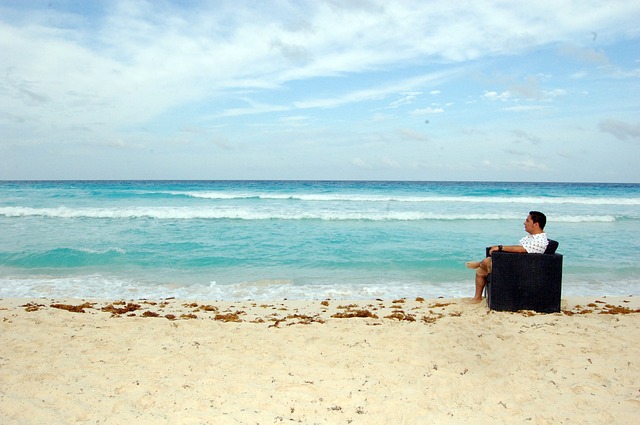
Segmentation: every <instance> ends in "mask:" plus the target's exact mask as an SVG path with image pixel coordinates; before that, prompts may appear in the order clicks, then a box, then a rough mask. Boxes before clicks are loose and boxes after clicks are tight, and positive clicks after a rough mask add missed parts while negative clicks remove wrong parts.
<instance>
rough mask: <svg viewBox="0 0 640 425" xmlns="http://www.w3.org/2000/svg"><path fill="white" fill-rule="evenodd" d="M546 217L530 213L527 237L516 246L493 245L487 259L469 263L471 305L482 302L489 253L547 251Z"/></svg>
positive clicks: (489, 258)
mask: <svg viewBox="0 0 640 425" xmlns="http://www.w3.org/2000/svg"><path fill="white" fill-rule="evenodd" d="M545 224H547V217H546V216H545V215H544V214H542V213H541V212H539V211H530V212H529V215H528V216H527V219H526V220H525V221H524V230H525V231H526V232H527V233H528V235H527V236H525V237H524V238H522V239H520V242H518V245H504V246H503V245H495V246H492V247H491V248H490V249H489V257H487V258H485V259H484V260H482V261H469V262H468V263H466V264H467V267H468V268H470V269H475V270H476V294H475V296H474V297H473V298H472V299H471V302H472V303H473V304H477V303H479V302H482V291H484V287H485V286H486V285H487V275H488V274H489V273H491V253H492V252H494V251H504V252H520V253H531V254H542V253H544V251H545V250H546V249H547V245H548V244H549V241H548V240H547V234H546V233H544V226H545Z"/></svg>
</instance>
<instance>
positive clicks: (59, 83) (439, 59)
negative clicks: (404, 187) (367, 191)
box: [0, 0, 640, 182]
mask: <svg viewBox="0 0 640 425" xmlns="http://www.w3.org/2000/svg"><path fill="white" fill-rule="evenodd" d="M0 57H1V58H2V59H1V60H0V73H1V74H0V75H1V78H0V129H1V135H0V179H363V180H371V179H380V180H496V181H501V180H505V181H577V182H581V181H585V182H640V171H639V170H640V167H639V166H638V163H639V162H640V2H634V1H628V0H624V1H618V0H611V1H607V2H602V1H558V0H553V1H544V0H543V1H536V2H525V1H460V2H453V1H403V0H398V1H393V2H391V1H387V0H352V1H349V0H324V1H322V0H316V1H284V0H275V1H256V0H254V1H242V0H235V1H224V0H221V1H197V0H190V1H162V0H159V1H156V0H154V1H117V0H113V1H82V0H74V1H72V0H67V1H57V0H50V1H21V0H14V1H8V0H0Z"/></svg>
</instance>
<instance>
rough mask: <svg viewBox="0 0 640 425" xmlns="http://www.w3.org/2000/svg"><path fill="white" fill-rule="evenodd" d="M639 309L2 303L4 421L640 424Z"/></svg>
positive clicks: (422, 303) (622, 303)
mask: <svg viewBox="0 0 640 425" xmlns="http://www.w3.org/2000/svg"><path fill="white" fill-rule="evenodd" d="M639 309H640V299H639V298H638V297H627V298H610V297H604V298H598V299H593V298H592V299H587V298H583V299H578V298H572V299H566V300H563V312H562V313H557V314H537V313H533V312H517V313H508V312H493V311H489V310H487V307H486V304H485V303H482V304H480V305H470V304H468V303H467V302H465V301H464V300H460V299H455V300H443V299H439V300H421V299H417V300H416V299H406V300H404V299H403V300H384V301H382V300H375V301H367V302H363V301H357V302H345V301H337V300H327V301H324V302H321V301H278V302H270V303H265V302H250V301H242V302H235V303H231V302H203V301H180V300H174V299H169V300H156V301H149V300H126V301H121V302H116V301H115V300H110V301H106V300H58V299H46V300H45V299H4V300H0V336H1V340H2V344H0V423H2V424H43V423H48V424H80V423H82V424H84V423H91V424H123V423H130V424H164V423H171V424H209V423H210V424H274V423H302V424H391V423H395V424H405V423H406V424H425V423H439V424H448V423H450V424H454V423H455V424H458V423H474V424H495V423H505V424H506V423H531V424H557V423H616V424H623V423H634V422H635V421H637V418H638V417H639V415H640V344H638V341H639V340H640V314H638V313H639V312H640V310H639ZM69 310H78V312H73V311H69ZM81 311H83V312H81ZM167 316H168V317H167Z"/></svg>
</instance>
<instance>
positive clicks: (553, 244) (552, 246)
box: [544, 239, 559, 254]
mask: <svg viewBox="0 0 640 425" xmlns="http://www.w3.org/2000/svg"><path fill="white" fill-rule="evenodd" d="M558 245H559V244H558V242H557V241H554V240H552V239H549V244H548V245H547V249H546V250H545V251H544V253H545V254H555V253H556V249H558Z"/></svg>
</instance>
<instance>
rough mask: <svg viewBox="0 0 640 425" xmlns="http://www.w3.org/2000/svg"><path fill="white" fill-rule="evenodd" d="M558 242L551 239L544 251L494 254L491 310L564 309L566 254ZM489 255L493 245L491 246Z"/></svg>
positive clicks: (489, 298)
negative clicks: (561, 251) (562, 252)
mask: <svg viewBox="0 0 640 425" xmlns="http://www.w3.org/2000/svg"><path fill="white" fill-rule="evenodd" d="M557 248H558V242H556V241H552V240H549V245H548V246H547V250H546V251H545V253H544V254H516V253H508V252H494V253H493V254H491V258H492V263H493V264H492V270H491V274H490V275H489V276H487V286H486V291H487V304H488V306H489V308H490V309H491V310H500V311H518V310H535V311H537V312H541V313H554V312H558V311H560V296H561V292H562V255H561V254H556V253H555V251H556V249H557ZM487 255H489V248H487Z"/></svg>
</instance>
